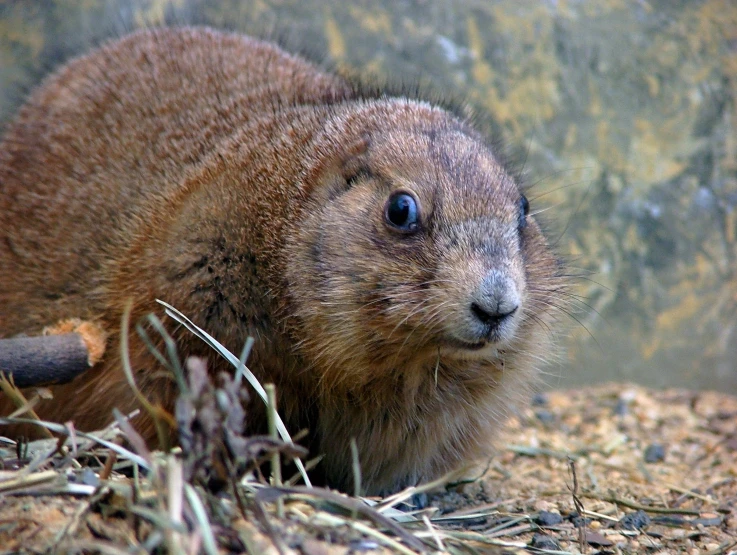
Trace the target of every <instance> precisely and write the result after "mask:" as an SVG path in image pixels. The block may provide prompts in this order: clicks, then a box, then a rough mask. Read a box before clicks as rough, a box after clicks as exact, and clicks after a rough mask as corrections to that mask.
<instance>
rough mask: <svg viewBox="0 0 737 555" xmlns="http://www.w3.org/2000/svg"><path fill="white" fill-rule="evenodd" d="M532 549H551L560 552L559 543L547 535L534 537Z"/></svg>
mask: <svg viewBox="0 0 737 555" xmlns="http://www.w3.org/2000/svg"><path fill="white" fill-rule="evenodd" d="M530 547H535V548H537V549H550V550H554V551H558V550H560V546H559V545H558V542H557V541H555V540H554V539H553V538H551V537H550V536H547V535H545V534H535V535H534V536H532V541H531V542H530Z"/></svg>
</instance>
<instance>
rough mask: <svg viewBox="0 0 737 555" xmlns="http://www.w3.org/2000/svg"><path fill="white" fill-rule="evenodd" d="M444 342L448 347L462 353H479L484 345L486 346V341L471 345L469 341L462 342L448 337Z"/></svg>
mask: <svg viewBox="0 0 737 555" xmlns="http://www.w3.org/2000/svg"><path fill="white" fill-rule="evenodd" d="M445 342H446V343H447V344H448V345H450V346H451V347H453V348H455V349H459V350H463V351H480V350H481V349H483V348H484V347H486V345H488V342H487V341H479V342H476V343H471V342H469V341H463V340H461V339H457V338H455V337H448V338H446V340H445Z"/></svg>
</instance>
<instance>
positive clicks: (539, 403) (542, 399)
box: [532, 393, 549, 407]
mask: <svg viewBox="0 0 737 555" xmlns="http://www.w3.org/2000/svg"><path fill="white" fill-rule="evenodd" d="M548 402H549V401H548V396H547V395H545V394H544V393H536V394H535V395H534V396H533V397H532V406H533V407H547V406H548Z"/></svg>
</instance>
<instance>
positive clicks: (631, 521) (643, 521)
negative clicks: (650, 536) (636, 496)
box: [619, 511, 650, 530]
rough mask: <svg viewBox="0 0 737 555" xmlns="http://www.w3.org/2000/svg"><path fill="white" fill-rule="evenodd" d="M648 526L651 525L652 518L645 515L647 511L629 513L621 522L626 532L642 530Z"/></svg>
mask: <svg viewBox="0 0 737 555" xmlns="http://www.w3.org/2000/svg"><path fill="white" fill-rule="evenodd" d="M648 524H650V517H649V516H647V515H646V514H645V511H637V512H634V513H628V514H626V515H624V516H623V517H622V518H621V519H620V520H619V525H620V526H621V527H622V528H624V529H625V530H641V529H642V528H644V527H645V526H647V525H648Z"/></svg>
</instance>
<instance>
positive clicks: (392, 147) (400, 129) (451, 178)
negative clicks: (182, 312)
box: [287, 100, 556, 387]
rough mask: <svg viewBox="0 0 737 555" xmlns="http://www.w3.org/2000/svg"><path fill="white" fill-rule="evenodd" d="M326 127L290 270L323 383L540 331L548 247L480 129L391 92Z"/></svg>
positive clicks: (551, 280) (515, 342) (493, 349)
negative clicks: (391, 98) (393, 97)
mask: <svg viewBox="0 0 737 555" xmlns="http://www.w3.org/2000/svg"><path fill="white" fill-rule="evenodd" d="M325 135H326V136H327V137H328V138H327V139H326V144H327V145H328V146H326V147H325V148H324V149H323V151H324V152H325V158H324V159H323V160H321V161H320V162H319V163H318V164H316V166H315V168H316V169H315V171H314V173H313V174H312V175H311V177H310V178H308V179H312V180H313V181H314V182H315V183H313V184H311V187H312V193H311V199H310V203H309V208H308V209H307V210H306V212H305V214H306V216H305V218H304V219H303V220H302V222H301V224H299V229H298V232H297V233H295V234H294V236H293V239H292V241H291V244H290V245H288V248H287V253H288V257H290V260H288V261H287V279H288V282H289V285H288V287H289V290H290V296H291V298H292V302H293V303H294V305H295V308H296V310H295V312H296V314H297V315H298V318H299V320H300V322H301V325H302V330H303V332H304V335H303V337H302V338H301V339H302V344H301V347H300V348H302V349H304V350H305V352H306V353H307V354H308V359H310V360H311V361H312V362H313V363H314V365H315V367H316V368H317V369H318V371H319V372H321V375H320V378H321V380H322V381H323V383H325V385H326V386H328V387H339V386H340V384H341V383H346V384H351V386H356V384H367V383H369V382H371V381H372V380H376V379H377V378H378V379H380V376H381V375H382V373H386V372H413V371H421V370H422V369H423V368H426V367H427V366H428V365H432V364H434V363H435V361H441V360H442V361H449V363H451V364H453V365H454V366H457V365H458V363H462V361H468V363H469V364H472V363H473V362H474V361H479V362H484V361H488V362H493V361H495V360H496V359H498V358H499V356H500V355H499V353H500V352H510V351H511V352H514V351H515V350H521V349H528V343H530V338H531V337H532V336H533V334H535V335H537V336H540V335H542V334H545V333H547V330H546V329H545V328H546V327H548V326H549V325H550V321H551V316H550V306H551V303H550V302H549V301H548V300H546V299H548V298H549V297H550V296H551V294H552V293H551V291H552V288H553V287H554V286H555V273H556V261H555V258H554V256H553V255H552V254H551V252H550V250H549V248H548V247H547V244H546V242H545V240H544V238H543V236H542V234H541V231H540V228H539V227H538V225H537V223H536V222H535V220H534V218H533V217H532V216H531V215H530V212H529V210H530V208H529V202H528V200H527V198H526V197H525V195H524V194H523V192H522V191H521V190H520V188H519V186H518V184H517V183H516V182H515V180H514V179H513V178H512V177H511V176H510V175H509V174H508V173H507V172H506V170H505V169H504V167H503V166H502V165H501V164H500V163H499V162H498V160H497V159H496V157H495V155H494V153H493V152H492V151H491V150H490V149H489V147H487V146H486V145H485V144H484V143H483V142H482V140H481V138H480V137H479V136H478V134H477V133H475V132H474V131H473V130H471V129H470V128H469V127H467V126H466V125H464V124H463V123H461V122H460V121H458V120H456V119H455V118H453V117H452V116H450V115H449V114H448V113H447V112H444V111H442V110H440V109H437V108H432V107H430V106H429V105H426V104H420V103H413V102H409V101H401V100H395V101H377V102H375V103H373V104H372V103H367V104H364V105H361V106H360V107H355V108H354V111H353V112H347V113H345V114H339V115H338V116H336V118H335V120H334V121H332V122H331V123H330V124H328V125H327V126H326V131H325ZM316 332H317V333H316Z"/></svg>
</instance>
